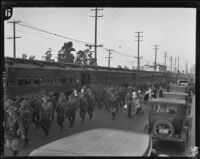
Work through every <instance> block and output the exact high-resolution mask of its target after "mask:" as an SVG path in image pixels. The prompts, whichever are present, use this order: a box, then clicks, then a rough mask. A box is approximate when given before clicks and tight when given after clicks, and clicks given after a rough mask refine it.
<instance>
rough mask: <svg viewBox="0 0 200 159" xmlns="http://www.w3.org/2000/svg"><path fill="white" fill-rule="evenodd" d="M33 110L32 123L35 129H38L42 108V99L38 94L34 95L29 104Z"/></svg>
mask: <svg viewBox="0 0 200 159" xmlns="http://www.w3.org/2000/svg"><path fill="white" fill-rule="evenodd" d="M31 106H32V109H33V123H34V124H35V126H36V129H38V128H39V127H40V109H41V107H42V99H41V96H40V94H35V95H34V96H33V101H32V103H31Z"/></svg>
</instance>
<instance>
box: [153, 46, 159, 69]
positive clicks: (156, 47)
mask: <svg viewBox="0 0 200 159" xmlns="http://www.w3.org/2000/svg"><path fill="white" fill-rule="evenodd" d="M154 46H155V48H154V49H155V63H154V71H156V66H157V50H158V46H159V45H154Z"/></svg>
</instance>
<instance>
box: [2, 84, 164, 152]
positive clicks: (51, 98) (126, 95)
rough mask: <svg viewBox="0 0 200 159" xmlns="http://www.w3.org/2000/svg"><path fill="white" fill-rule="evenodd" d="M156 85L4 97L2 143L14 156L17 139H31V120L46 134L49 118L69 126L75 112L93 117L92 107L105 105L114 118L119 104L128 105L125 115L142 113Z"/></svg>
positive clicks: (49, 122) (43, 92)
mask: <svg viewBox="0 0 200 159" xmlns="http://www.w3.org/2000/svg"><path fill="white" fill-rule="evenodd" d="M157 91H158V90H157V89H155V88H153V89H152V90H151V89H150V88H149V89H148V90H140V89H139V88H133V87H132V86H129V87H126V88H125V87H113V86H102V85H90V86H83V87H82V88H81V89H80V90H77V89H73V91H72V92H71V93H70V94H66V92H59V93H58V92H45V91H44V90H42V91H40V92H38V93H30V94H28V95H24V96H16V97H15V98H14V99H13V100H11V99H5V101H4V130H5V141H6V142H5V145H6V147H7V148H9V149H10V150H12V153H13V156H16V155H17V154H18V152H19V142H20V140H21V139H22V141H23V146H24V147H27V145H28V143H29V141H30V139H29V138H28V136H29V128H30V124H31V123H34V125H35V127H36V129H39V128H41V129H42V130H43V132H44V137H45V138H47V137H48V135H49V130H50V127H51V123H52V121H53V120H54V119H55V120H56V122H57V124H58V126H59V127H60V132H62V131H63V123H64V120H65V119H68V121H69V127H72V126H73V124H74V122H75V118H76V112H78V113H79V115H80V117H81V120H82V122H84V121H85V118H86V115H87V114H88V117H89V119H90V120H92V118H93V110H94V108H95V107H96V108H97V109H105V110H106V111H108V112H110V113H111V114H112V115H111V116H112V117H111V119H112V120H115V117H116V114H117V112H118V110H119V109H120V108H126V109H127V117H128V118H130V117H131V116H133V115H135V114H143V113H144V109H145V106H147V104H148V100H149V98H152V97H155V98H156V97H157V94H158V93H157ZM162 92H163V89H162V87H160V88H159V96H160V97H161V96H162Z"/></svg>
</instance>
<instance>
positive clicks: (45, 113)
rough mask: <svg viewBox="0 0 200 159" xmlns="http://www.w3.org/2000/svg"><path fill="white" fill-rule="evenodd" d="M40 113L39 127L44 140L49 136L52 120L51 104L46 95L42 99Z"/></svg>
mask: <svg viewBox="0 0 200 159" xmlns="http://www.w3.org/2000/svg"><path fill="white" fill-rule="evenodd" d="M41 106H42V107H41V111H40V125H41V128H42V129H43V131H44V133H45V138H47V137H48V135H49V130H50V127H51V121H52V118H53V104H52V102H51V101H50V99H49V97H48V96H47V95H44V96H43V97H42V105H41Z"/></svg>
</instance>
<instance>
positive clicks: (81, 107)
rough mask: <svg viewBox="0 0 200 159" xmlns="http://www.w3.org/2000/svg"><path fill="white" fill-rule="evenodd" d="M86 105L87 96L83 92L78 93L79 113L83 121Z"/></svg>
mask: <svg viewBox="0 0 200 159" xmlns="http://www.w3.org/2000/svg"><path fill="white" fill-rule="evenodd" d="M87 105H88V102H87V98H86V95H85V93H84V94H81V95H80V105H79V114H80V117H81V119H82V122H84V121H85V114H86V111H87Z"/></svg>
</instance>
